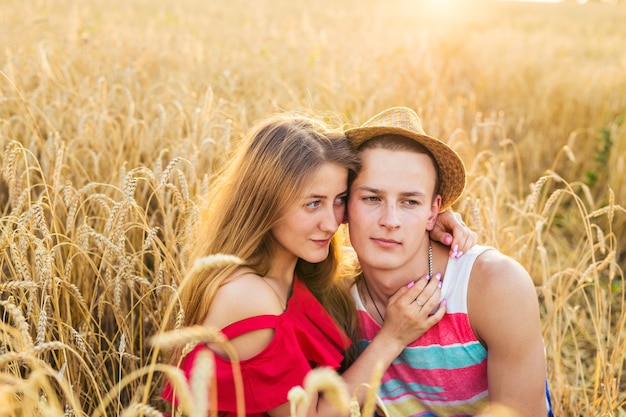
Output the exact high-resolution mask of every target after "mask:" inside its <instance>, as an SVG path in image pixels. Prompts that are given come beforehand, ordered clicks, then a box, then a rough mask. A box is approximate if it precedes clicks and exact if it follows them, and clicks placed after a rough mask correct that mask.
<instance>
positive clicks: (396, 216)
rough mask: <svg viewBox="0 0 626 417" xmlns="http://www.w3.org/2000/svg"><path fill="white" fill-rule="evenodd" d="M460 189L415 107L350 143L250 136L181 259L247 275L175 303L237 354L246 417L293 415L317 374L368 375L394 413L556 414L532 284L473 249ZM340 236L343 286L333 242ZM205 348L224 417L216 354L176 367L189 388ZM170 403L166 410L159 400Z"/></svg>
mask: <svg viewBox="0 0 626 417" xmlns="http://www.w3.org/2000/svg"><path fill="white" fill-rule="evenodd" d="M464 186H465V169H464V165H463V162H462V161H461V160H460V158H459V157H458V155H457V154H456V153H455V152H454V151H453V150H452V149H451V148H449V147H448V146H447V145H445V144H444V143H443V142H441V141H439V140H437V139H435V138H432V137H429V136H427V135H426V134H425V133H424V131H423V129H422V126H421V121H420V119H419V117H418V116H417V115H416V114H415V112H413V111H412V110H411V109H408V108H403V107H399V108H392V109H388V110H386V111H384V112H382V113H380V114H379V115H377V116H375V117H374V118H372V119H370V120H369V121H368V122H366V123H365V124H364V125H363V126H361V127H359V128H355V129H350V130H347V131H346V132H335V131H331V130H329V129H328V128H327V127H325V126H324V125H323V124H322V123H320V122H318V121H315V120H313V119H310V118H305V117H297V116H285V115H277V116H273V117H270V118H268V119H266V120H263V121H262V122H260V123H258V124H257V125H256V126H255V127H254V128H253V129H252V130H251V131H250V132H249V133H248V134H247V135H246V137H245V140H244V141H243V143H242V144H241V145H240V150H239V152H238V153H237V154H236V155H235V156H234V158H233V159H232V160H231V161H230V164H229V165H228V166H227V168H226V170H225V171H224V172H223V173H222V175H221V176H220V179H219V181H218V182H214V183H213V184H212V189H213V190H214V191H215V192H214V194H213V195H211V196H210V199H209V205H208V206H207V208H206V210H205V211H204V212H203V214H202V217H201V219H200V221H199V223H198V225H197V229H196V232H197V239H196V240H195V241H193V242H192V243H193V246H192V250H191V252H192V253H191V255H192V259H195V258H200V257H204V256H207V255H210V254H215V253H226V254H231V255H235V256H237V257H239V258H240V259H243V260H244V262H245V263H244V264H243V265H232V266H221V267H215V268H212V269H208V270H202V271H200V272H199V273H197V274H195V275H194V276H191V277H190V278H189V279H188V280H187V281H186V282H185V283H184V285H182V286H181V289H180V298H181V302H182V304H183V307H184V309H185V321H186V323H185V324H186V325H194V324H203V325H205V326H208V327H211V328H219V329H221V330H222V332H223V333H224V334H225V335H226V337H227V338H228V339H229V340H230V342H231V343H232V346H233V347H234V349H235V351H236V352H237V355H238V357H239V359H240V366H241V372H242V375H243V381H244V392H245V404H246V413H247V415H249V416H271V417H276V416H288V415H289V404H288V403H287V392H288V391H289V389H290V388H291V387H293V386H296V385H302V382H303V379H304V376H305V375H306V373H307V372H308V371H310V370H311V369H312V368H313V367H319V366H325V367H331V368H334V369H336V370H338V371H339V372H340V373H341V376H342V378H343V379H344V381H345V382H346V383H347V385H348V389H349V392H350V393H352V392H354V389H355V388H356V387H357V386H358V385H359V384H361V383H364V382H369V381H370V380H371V377H372V374H373V372H375V369H376V366H375V365H377V364H382V365H383V367H384V369H386V372H385V374H384V376H383V380H382V385H381V388H380V392H379V395H380V396H381V398H382V400H383V401H384V403H385V406H386V408H387V409H388V410H389V412H390V414H391V415H392V416H460V415H477V414H481V413H485V412H487V410H488V407H489V406H490V404H491V405H494V404H501V405H504V406H506V407H509V408H510V409H512V410H516V411H517V412H519V413H520V415H521V416H546V415H550V413H551V411H550V406H549V395H548V394H547V391H546V385H545V382H546V363H545V356H544V347H543V341H542V336H541V327H540V322H539V307H538V303H537V298H536V293H535V289H534V286H533V284H532V281H531V279H530V277H529V276H528V274H527V272H526V271H525V270H524V269H523V268H522V267H521V266H520V265H519V264H518V263H516V262H514V261H513V260H512V259H510V258H508V257H506V256H504V255H502V254H500V253H499V252H497V251H496V250H494V249H493V248H488V247H483V246H474V247H472V246H473V243H474V240H475V234H473V233H472V232H471V231H469V230H467V229H466V228H465V227H464V225H463V224H462V222H460V221H459V220H458V219H457V217H456V216H455V215H454V214H453V213H451V212H449V211H445V210H446V209H447V208H448V207H450V206H451V205H452V204H453V203H454V202H455V201H456V199H457V198H458V197H459V196H460V194H461V193H462V191H463V189H464ZM346 221H347V222H348V231H349V238H350V243H351V245H352V247H353V248H354V250H355V251H356V254H357V255H358V260H359V267H360V269H359V270H358V271H355V273H354V274H346V268H345V266H346V265H345V263H344V261H343V260H342V255H343V252H342V250H341V241H340V239H339V236H337V235H335V232H336V231H337V230H338V228H339V226H340V224H341V223H344V222H346ZM444 229H445V230H448V231H452V232H453V234H454V236H450V235H449V234H447V233H446V232H445V231H444ZM437 240H440V241H442V242H445V244H446V245H451V246H452V249H450V248H449V247H448V246H444V245H443V244H442V243H440V242H438V241H437ZM462 251H467V252H466V253H465V254H464V255H463V256H461V255H462ZM344 275H349V276H344ZM442 276H443V277H445V278H442ZM354 277H356V279H354ZM206 349H210V350H211V351H213V352H214V353H215V354H216V355H215V367H216V368H215V373H216V378H217V392H218V401H217V404H211V407H212V408H215V409H217V410H219V412H220V415H223V416H234V415H236V413H235V411H236V398H235V388H234V381H233V377H232V367H231V366H232V364H231V362H230V361H229V360H228V359H227V356H226V354H225V352H224V351H223V349H221V348H220V347H219V346H217V345H211V344H209V345H204V344H199V345H197V346H195V348H194V349H193V350H192V351H191V352H189V353H188V354H187V355H185V356H184V357H183V358H177V359H178V360H179V364H180V367H181V369H182V370H183V371H184V372H185V374H186V375H187V377H189V375H190V373H191V371H192V369H193V365H194V359H195V358H196V357H197V355H198V353H199V352H201V351H202V350H206ZM359 392H360V393H361V397H360V398H358V399H359V401H360V402H361V404H362V402H363V400H364V398H363V397H364V395H365V394H364V393H363V392H362V390H359ZM207 395H208V393H207ZM163 396H164V398H166V399H167V400H169V401H172V402H174V403H175V402H176V399H175V393H174V392H172V390H171V387H170V386H169V385H167V386H166V388H165V391H164V393H163ZM312 404H313V405H312V406H311V407H310V410H309V413H308V415H309V416H330V415H334V413H336V410H334V408H333V407H332V406H331V405H330V404H329V402H328V401H327V400H326V399H325V398H323V396H320V397H319V398H318V399H317V401H314V402H313V403H312Z"/></svg>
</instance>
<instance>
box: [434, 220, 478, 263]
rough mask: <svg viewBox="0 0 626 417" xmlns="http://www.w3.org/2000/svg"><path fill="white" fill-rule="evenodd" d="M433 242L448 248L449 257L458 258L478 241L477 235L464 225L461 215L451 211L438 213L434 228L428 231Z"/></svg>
mask: <svg viewBox="0 0 626 417" xmlns="http://www.w3.org/2000/svg"><path fill="white" fill-rule="evenodd" d="M430 237H431V239H433V240H436V241H438V242H441V243H443V244H444V245H446V246H450V257H451V258H460V257H461V255H463V254H464V253H465V252H467V251H468V250H470V249H471V248H472V246H474V245H475V244H476V242H477V241H478V235H477V234H476V232H474V231H473V230H471V229H470V228H469V227H467V226H466V225H465V223H464V222H463V219H462V218H461V215H460V214H459V213H455V212H453V211H451V210H445V211H443V212H441V213H439V216H438V217H437V223H435V227H434V228H433V230H431V231H430Z"/></svg>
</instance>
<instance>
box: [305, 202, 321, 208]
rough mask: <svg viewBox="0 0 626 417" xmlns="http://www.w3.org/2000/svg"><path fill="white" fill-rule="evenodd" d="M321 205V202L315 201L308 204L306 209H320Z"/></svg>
mask: <svg viewBox="0 0 626 417" xmlns="http://www.w3.org/2000/svg"><path fill="white" fill-rule="evenodd" d="M320 204H321V202H320V201H319V200H315V201H311V202H308V203H306V204H305V205H304V207H306V208H309V209H314V208H317V207H319V205H320Z"/></svg>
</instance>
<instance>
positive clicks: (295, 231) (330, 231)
mask: <svg viewBox="0 0 626 417" xmlns="http://www.w3.org/2000/svg"><path fill="white" fill-rule="evenodd" d="M347 184H348V170H347V169H346V168H344V167H342V166H341V165H338V164H334V163H330V162H326V163H324V164H323V165H322V166H321V167H320V169H319V170H318V171H317V172H316V173H315V174H314V175H313V176H312V178H311V180H310V181H309V182H308V184H307V185H306V186H305V187H304V189H303V190H302V191H303V192H302V198H301V199H300V200H299V201H298V202H296V203H294V204H293V205H292V206H291V207H290V208H288V209H287V210H286V212H285V213H284V216H283V218H282V220H281V221H280V222H279V223H278V224H276V226H274V227H273V228H272V234H273V235H274V238H275V239H276V241H277V242H278V243H279V254H277V255H278V256H285V259H287V258H290V257H293V258H302V259H304V260H305V261H307V262H311V263H317V262H321V261H323V260H324V259H326V257H327V256H328V248H329V244H330V239H331V238H332V237H333V235H334V234H335V232H336V231H337V229H338V228H339V225H340V224H341V222H342V221H343V218H344V214H345V210H346V198H347V194H348V186H347Z"/></svg>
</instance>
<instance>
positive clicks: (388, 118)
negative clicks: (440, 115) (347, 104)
mask: <svg viewBox="0 0 626 417" xmlns="http://www.w3.org/2000/svg"><path fill="white" fill-rule="evenodd" d="M345 134H346V136H347V137H348V138H349V139H350V140H351V141H352V144H353V145H354V147H355V148H356V149H357V150H358V149H359V148H360V147H361V145H363V144H364V143H365V142H367V141H368V140H370V139H372V138H374V137H376V136H381V135H400V136H404V137H407V138H410V139H413V140H414V141H416V142H418V143H420V144H422V146H424V147H425V148H426V149H428V150H429V151H430V153H431V154H432V155H433V158H434V159H435V161H436V162H437V165H438V166H437V171H438V173H439V194H441V211H443V210H445V209H447V208H448V207H450V206H451V205H452V204H454V202H455V201H456V200H457V199H458V198H459V196H460V195H461V193H462V192H463V189H464V188H465V165H464V164H463V161H462V160H461V158H460V157H459V155H458V154H457V153H456V151H454V150H453V149H452V148H451V147H449V146H448V145H446V144H445V143H443V142H442V141H440V140H439V139H435V138H433V137H431V136H428V135H427V134H426V133H424V129H423V128H422V121H421V120H420V118H419V116H418V115H417V114H416V113H415V112H414V111H413V110H411V109H409V108H407V107H393V108H390V109H387V110H385V111H383V112H381V113H379V114H377V115H376V116H374V117H372V118H371V119H370V120H368V121H367V122H365V123H364V124H363V125H362V126H361V127H357V128H353V129H348V130H346V132H345Z"/></svg>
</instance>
